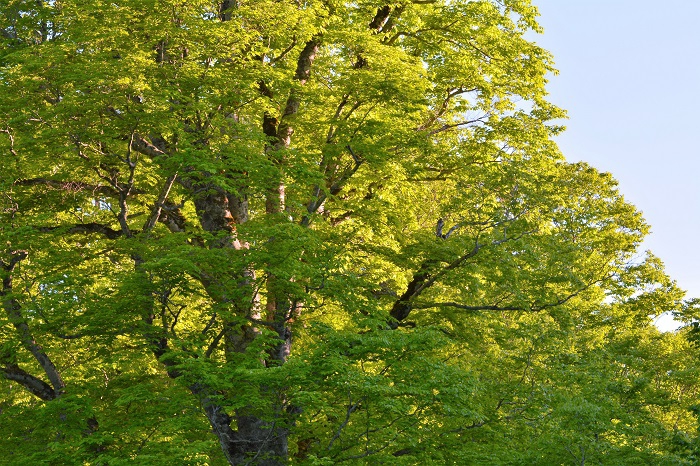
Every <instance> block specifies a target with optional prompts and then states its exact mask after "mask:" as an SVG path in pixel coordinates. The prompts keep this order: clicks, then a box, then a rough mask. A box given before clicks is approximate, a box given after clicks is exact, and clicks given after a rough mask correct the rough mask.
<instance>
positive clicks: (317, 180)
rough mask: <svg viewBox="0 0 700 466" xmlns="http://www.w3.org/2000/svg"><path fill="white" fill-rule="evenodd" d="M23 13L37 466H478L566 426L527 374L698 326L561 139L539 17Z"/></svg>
mask: <svg viewBox="0 0 700 466" xmlns="http://www.w3.org/2000/svg"><path fill="white" fill-rule="evenodd" d="M0 12H1V16H0V17H1V19H0V21H2V23H0V31H2V37H3V39H2V40H3V48H2V52H0V86H2V89H1V90H0V131H2V133H1V134H0V136H2V138H1V139H0V149H1V150H2V160H3V169H2V174H1V175H0V177H1V178H0V180H1V181H0V182H1V183H2V192H3V200H2V213H1V214H0V215H1V217H0V237H1V239H2V244H3V257H2V263H1V264H0V265H1V266H2V278H3V288H2V292H1V296H2V300H3V309H4V315H3V316H2V320H1V322H2V330H1V333H0V338H2V340H1V344H2V347H1V352H0V358H1V359H0V363H1V364H2V366H1V368H0V370H1V371H2V374H3V376H4V378H5V379H6V382H5V383H4V385H3V387H5V388H4V390H5V401H4V402H3V403H4V404H3V406H2V414H1V415H2V416H3V417H4V418H9V416H12V420H11V421H10V420H7V422H3V426H4V427H3V431H4V434H5V435H4V437H5V439H3V440H1V441H0V442H5V444H4V446H5V448H3V450H4V451H6V452H8V453H7V456H8V458H10V462H12V463H13V464H40V463H51V462H57V461H61V462H65V461H66V458H70V459H72V460H73V461H74V462H75V463H76V464H79V463H82V464H87V463H89V464H120V463H123V462H126V461H132V460H134V459H137V460H138V462H139V463H140V464H147V463H149V462H153V463H155V464H162V463H163V462H164V461H166V460H165V458H167V462H168V464H175V463H178V462H180V463H182V464H208V463H211V464H224V463H226V462H228V463H229V464H261V465H280V464H287V463H288V462H294V463H299V464H302V463H303V464H335V463H341V462H355V463H358V464H360V463H363V462H371V464H381V463H391V464H423V463H424V462H426V461H433V462H438V463H445V464H448V463H455V464H466V463H465V462H468V461H472V460H473V459H474V458H484V457H483V456H479V455H482V453H483V450H482V446H483V445H485V444H486V443H485V442H490V441H492V438H491V437H490V434H489V432H494V431H495V430H488V429H496V430H497V429H498V428H501V427H498V428H495V427H494V428H492V427H491V424H492V423H494V424H495V425H497V426H504V427H502V428H503V429H513V430H515V429H516V428H517V427H518V426H522V422H524V421H523V419H524V418H525V416H527V413H528V412H529V410H532V409H534V410H539V412H541V413H543V414H546V413H545V411H547V409H546V406H550V404H548V403H551V400H550V401H547V400H544V399H543V398H541V397H539V398H533V400H532V401H528V402H527V403H525V404H522V403H523V400H527V397H525V398H523V396H525V395H526V394H525V392H522V390H524V389H525V388H526V387H525V385H523V383H522V381H521V382H517V380H516V379H515V378H514V374H516V373H518V372H520V371H521V370H522V369H523V366H522V364H523V363H524V362H525V361H528V362H525V367H526V368H527V371H529V370H530V369H529V368H530V367H531V366H532V364H531V362H529V361H531V359H527V358H526V359H522V357H523V355H522V354H521V355H516V354H515V353H516V352H518V351H521V350H524V351H526V352H527V351H530V353H531V354H532V355H533V357H535V356H537V357H536V358H535V359H538V360H539V363H538V364H537V365H536V366H538V367H541V370H542V371H545V369H546V368H550V366H549V365H548V364H550V363H551V361H550V360H549V359H551V358H555V357H556V354H560V355H561V357H564V356H563V354H564V353H563V351H562V345H563V343H562V342H563V341H566V340H567V339H568V338H569V336H570V335H572V333H571V332H573V331H574V330H575V329H576V328H577V326H576V325H572V324H571V323H572V322H574V321H575V320H576V319H579V320H580V321H581V322H584V324H585V325H589V324H590V323H591V322H595V321H596V319H597V318H598V317H592V316H596V315H597V313H599V312H601V311H600V310H601V309H607V308H608V307H607V306H609V304H606V303H607V301H606V298H605V297H606V294H607V295H608V296H617V297H619V300H618V301H619V303H629V302H631V301H630V300H633V299H636V298H634V297H635V296H636V294H637V293H638V292H639V291H640V290H644V289H647V288H648V289H649V290H651V291H650V296H654V297H656V298H655V299H657V300H659V301H661V302H663V303H664V305H666V306H667V307H664V308H663V309H662V310H661V311H666V310H669V307H668V306H671V307H674V308H677V307H678V306H679V300H680V297H679V295H678V292H677V291H676V290H675V288H674V287H673V285H672V284H670V283H667V281H668V280H667V279H666V278H665V276H663V273H661V272H659V273H651V272H649V270H652V269H654V267H652V266H651V265H650V264H651V263H653V259H651V258H650V259H647V260H646V262H645V261H642V263H641V265H640V263H638V262H635V261H634V260H633V259H634V258H635V257H636V256H635V254H636V249H637V247H638V245H639V243H640V241H641V240H642V238H643V236H644V234H645V233H646V231H647V226H646V225H645V224H644V221H643V219H642V218H641V215H640V214H639V213H638V212H637V211H636V210H635V209H634V207H633V206H631V205H629V204H627V203H626V202H625V201H624V199H623V198H622V196H621V195H620V194H619V193H618V191H617V188H616V184H615V182H614V180H613V179H612V177H611V176H610V175H608V174H605V173H599V172H597V171H596V170H594V169H593V168H591V167H589V166H587V165H585V164H570V163H567V162H566V161H565V160H564V158H563V157H562V156H561V154H560V153H559V151H558V149H557V147H556V145H555V144H554V143H553V142H552V140H551V137H552V136H553V135H555V134H557V133H558V132H559V131H561V129H562V128H561V127H560V126H557V125H556V124H555V123H553V121H555V120H556V119H558V118H561V117H563V116H564V113H563V111H561V110H560V109H558V108H557V107H555V106H553V105H552V104H550V103H548V102H547V101H546V99H545V97H546V91H545V83H546V75H547V73H550V72H554V69H553V67H552V61H551V57H550V56H549V54H548V53H547V52H546V51H544V50H542V49H541V48H539V47H538V46H536V45H535V44H533V43H532V42H530V41H529V40H528V39H527V38H526V36H525V35H526V33H527V32H528V31H532V30H534V31H539V27H538V25H537V24H536V22H535V19H536V14H537V11H536V9H535V8H534V7H533V6H531V5H530V4H529V2H527V1H523V0H502V1H496V0H493V1H486V0H484V1H466V0H465V1H449V2H447V1H438V0H435V1H418V0H414V1H406V2H398V3H382V2H372V1H361V2H338V1H335V0H326V1H308V2H297V1H282V2H279V1H243V0H241V1H233V0H224V1H223V2H220V3H216V2H211V1H206V0H193V1H189V2H176V1H172V0H152V1H143V0H139V1H135V0H124V1H120V2H111V3H110V2H102V1H99V0H86V1H83V2H64V1H61V0H55V1H34V0H32V1H29V0H17V1H10V2H9V3H8V4H7V5H5V6H2V7H0ZM649 261H651V262H649ZM640 267H641V269H643V270H645V271H646V272H645V273H638V271H639V270H640ZM629 305H630V304H624V306H629ZM620 306H623V304H620ZM624 306H623V307H624ZM656 311H659V309H650V308H647V307H644V308H642V310H641V311H639V312H637V314H636V315H638V316H639V315H643V316H645V319H646V320H645V319H641V318H640V320H639V322H638V325H639V328H640V329H642V330H643V331H652V330H649V329H650V327H649V325H650V324H649V323H648V320H649V319H648V316H649V315H650V314H654V313H656ZM538 327H539V328H542V329H543V330H546V332H545V333H548V334H551V335H555V334H556V335H558V336H557V338H554V337H553V336H552V338H551V339H549V340H548V341H546V342H544V343H542V346H537V345H536V346H532V345H531V344H530V343H528V342H532V341H533V338H535V337H536V332H537V328H538ZM556 327H559V328H560V330H559V332H560V333H557V331H556ZM538 345H539V344H538ZM537 348H547V351H555V352H556V354H554V355H553V354H552V353H547V354H546V356H545V355H543V354H539V353H538V351H540V350H539V349H537ZM480 351H483V353H480ZM479 355H482V356H485V360H484V359H482V358H480V357H479ZM516 356H517V357H516ZM547 358H549V359H547ZM546 359H547V362H546V364H545V360H546ZM500 363H503V366H502V367H500V368H499V367H497V365H498V364H500ZM532 367H535V366H532ZM592 367H595V368H596V369H590V370H597V368H598V367H599V366H595V364H592ZM547 370H549V369H547ZM587 370H588V369H587ZM545 372H546V371H545ZM543 373H544V372H543ZM547 373H548V372H547ZM548 374H549V373H548ZM587 374H588V372H587ZM523 377H524V378H523V379H522V380H525V379H526V377H525V376H523ZM528 377H529V376H528ZM547 377H550V375H547V376H543V377H542V378H539V379H537V380H539V381H540V383H542V384H545V385H546V384H547V383H549V382H546V380H547ZM557 377H559V380H564V378H565V376H564V375H562V374H559V375H557ZM533 380H534V379H533ZM560 383H562V384H564V383H565V382H560ZM499 387H500V388H499ZM497 390H502V391H501V392H500V394H499V392H498V391H497ZM545 391H546V390H545ZM533 393H534V392H533ZM538 393H540V394H542V393H544V392H543V391H538ZM589 398H590V397H589ZM510 403H513V404H512V405H511V404H510ZM517 403H521V404H522V406H521V408H522V409H521V408H513V409H514V411H513V412H511V413H509V414H504V409H505V406H516V404H517ZM562 403H563V402H562ZM586 403H590V402H588V401H586ZM519 406H520V405H519ZM6 413H7V414H6ZM557 413H564V414H562V416H564V417H565V418H566V419H568V420H571V419H574V418H576V417H578V416H579V414H578V411H576V410H575V409H574V410H569V411H566V410H559V411H557ZM567 413H568V414H567ZM572 413H573V414H572ZM567 416H568V417H567ZM541 419H542V420H543V422H545V421H546V422H550V420H551V422H550V424H549V425H554V424H555V423H559V424H557V425H561V426H564V427H561V429H560V430H562V432H564V433H563V434H562V435H568V434H567V433H566V432H569V434H570V433H571V430H569V431H567V430H566V429H567V428H568V427H566V422H565V421H566V420H565V421H561V420H557V419H559V418H556V417H552V416H544V417H542V418H541ZM496 421H497V422H496ZM544 425H546V424H542V426H544ZM660 425H661V426H662V429H667V428H668V423H663V422H661V424H660ZM489 438H491V440H489ZM611 442H613V443H614V442H615V440H614V439H613V440H611ZM545 443H546V442H545ZM33 445H48V446H49V448H48V449H47V450H46V451H44V450H39V451H33V452H31V453H30V451H29V450H30V449H31V448H33V447H32V446H33ZM511 460H513V457H510V458H505V459H504V458H501V459H500V460H499V461H503V462H508V461H511ZM494 464H496V463H494Z"/></svg>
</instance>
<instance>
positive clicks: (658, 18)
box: [533, 0, 700, 298]
mask: <svg viewBox="0 0 700 466" xmlns="http://www.w3.org/2000/svg"><path fill="white" fill-rule="evenodd" d="M533 3H534V4H535V5H537V7H538V8H539V10H540V14H541V16H540V24H541V25H542V26H543V27H544V29H545V32H544V34H543V35H539V36H537V38H536V39H535V40H536V41H537V42H538V43H539V45H541V46H542V47H544V48H545V49H547V50H549V51H550V52H552V53H553V54H554V59H555V62H556V67H557V68H558V69H559V71H560V74H559V75H558V76H553V77H552V78H551V80H550V83H549V85H548V88H549V91H550V101H552V102H553V103H555V104H557V105H559V106H560V107H562V108H564V109H566V110H568V112H569V120H568V121H566V122H565V125H566V126H567V131H566V132H565V133H564V134H563V135H562V136H561V137H559V138H557V141H558V143H559V146H560V148H561V149H562V151H563V152H564V154H565V155H566V157H567V159H568V160H570V161H578V160H584V161H586V162H588V163H590V164H591V165H593V166H595V167H596V168H598V169H600V170H603V171H608V172H611V173H612V174H613V175H614V176H615V178H617V180H618V181H619V183H620V190H621V192H622V193H623V194H624V195H625V198H626V199H627V200H628V201H630V202H631V203H633V204H634V205H636V206H637V208H638V209H640V210H641V211H642V212H643V213H644V217H645V218H646V219H647V221H648V222H649V223H650V224H651V228H652V234H651V235H650V237H649V238H648V240H647V241H646V243H645V248H646V249H651V250H652V252H653V253H654V254H656V255H657V256H659V257H660V258H661V260H663V261H664V263H665V264H666V270H667V272H668V273H669V275H671V277H673V278H674V279H675V280H677V282H678V284H679V286H680V287H681V288H683V289H685V290H686V291H688V296H689V297H698V298H700V245H699V244H700V182H699V175H700V143H699V142H698V140H699V139H700V117H699V115H700V26H699V25H698V17H700V1H697V0H685V1H684V0H663V1H650V0H533Z"/></svg>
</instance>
